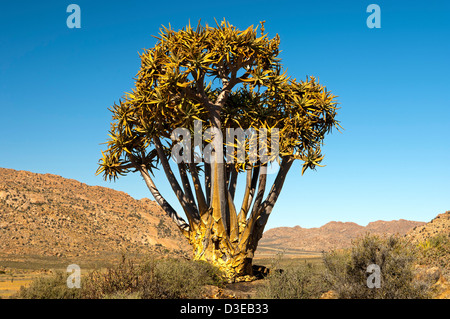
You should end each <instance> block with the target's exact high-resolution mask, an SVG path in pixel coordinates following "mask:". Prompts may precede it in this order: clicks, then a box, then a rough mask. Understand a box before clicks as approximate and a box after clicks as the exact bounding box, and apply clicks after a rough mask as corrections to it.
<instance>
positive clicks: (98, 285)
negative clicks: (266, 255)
mask: <svg viewBox="0 0 450 319" xmlns="http://www.w3.org/2000/svg"><path fill="white" fill-rule="evenodd" d="M67 276H68V274H67V273H64V272H57V273H55V274H54V275H52V276H48V277H42V278H38V279H37V280H35V281H33V282H32V284H31V285H30V286H29V287H27V288H25V287H22V288H21V290H20V291H19V293H18V294H17V295H15V296H14V297H15V298H22V299H75V298H82V299H147V298H148V299H164V298H170V299H180V298H192V299H194V298H201V297H202V293H203V288H204V286H205V285H207V284H212V285H222V284H224V283H225V280H224V279H223V276H222V274H221V272H220V271H219V270H218V269H217V268H216V267H214V266H212V265H210V264H208V263H206V262H196V261H188V260H182V259H175V258H166V259H149V260H147V261H146V262H145V263H143V264H142V265H135V264H134V263H133V262H132V261H131V260H129V259H126V258H125V257H123V258H122V260H121V262H120V263H118V264H117V266H115V267H112V268H108V269H106V270H104V271H100V270H95V271H92V272H90V273H88V274H86V275H85V276H83V277H82V279H81V288H80V289H77V288H73V289H70V288H68V287H67Z"/></svg>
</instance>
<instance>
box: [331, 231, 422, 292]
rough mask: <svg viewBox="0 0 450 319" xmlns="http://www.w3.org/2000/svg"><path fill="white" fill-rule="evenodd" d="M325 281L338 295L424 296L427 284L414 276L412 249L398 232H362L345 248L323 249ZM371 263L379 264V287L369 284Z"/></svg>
mask: <svg viewBox="0 0 450 319" xmlns="http://www.w3.org/2000/svg"><path fill="white" fill-rule="evenodd" d="M324 264H325V268H326V281H327V283H328V284H329V285H330V286H331V289H333V290H334V291H335V292H336V293H337V295H338V297H339V298H351V299H366V298H382V299H397V298H401V299H404V298H427V297H428V293H427V290H428V287H427V285H426V284H425V283H422V282H418V281H416V280H415V278H414V277H415V275H414V249H413V247H411V246H410V245H409V244H408V243H407V242H406V241H405V240H404V239H402V238H400V237H398V236H390V237H383V238H381V237H379V236H376V235H366V236H364V237H361V238H359V239H358V240H356V241H355V242H354V243H353V247H352V248H351V249H349V250H343V251H332V252H329V253H324ZM371 264H375V265H378V266H379V267H380V275H381V286H380V288H369V287H368V284H367V278H368V276H369V275H370V274H371V273H370V272H367V270H368V268H367V267H368V266H369V265H371Z"/></svg>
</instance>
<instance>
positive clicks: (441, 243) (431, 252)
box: [416, 234, 450, 280]
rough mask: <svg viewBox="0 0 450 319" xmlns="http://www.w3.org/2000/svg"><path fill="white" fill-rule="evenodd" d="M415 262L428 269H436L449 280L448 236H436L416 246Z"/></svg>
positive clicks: (449, 243) (449, 254) (449, 255)
mask: <svg viewBox="0 0 450 319" xmlns="http://www.w3.org/2000/svg"><path fill="white" fill-rule="evenodd" d="M416 258H417V262H418V263H419V264H422V265H427V266H429V267H438V268H439V269H440V270H441V271H442V274H443V275H444V277H446V278H447V280H450V236H449V235H446V234H438V235H436V236H434V237H430V238H428V239H426V240H425V241H422V242H419V243H418V244H417V251H416Z"/></svg>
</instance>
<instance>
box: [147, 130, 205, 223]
mask: <svg viewBox="0 0 450 319" xmlns="http://www.w3.org/2000/svg"><path fill="white" fill-rule="evenodd" d="M153 141H154V143H155V149H156V152H157V153H158V157H159V159H160V161H161V164H162V166H163V168H164V173H165V174H166V177H167V179H168V181H169V183H170V186H171V187H172V190H173V192H174V193H175V195H176V196H177V198H178V201H179V202H180V204H181V206H182V207H183V210H184V212H185V214H186V217H187V218H188V220H189V223H190V225H191V227H195V225H197V224H198V222H199V219H198V211H197V210H196V208H195V207H193V206H192V205H191V203H190V202H189V200H188V198H187V197H186V195H185V194H184V193H183V190H182V189H181V187H180V184H179V183H178V181H177V179H176V177H175V175H174V174H173V172H172V169H171V168H170V164H169V161H168V160H167V157H166V155H165V154H164V150H163V146H162V144H161V141H160V140H159V137H153Z"/></svg>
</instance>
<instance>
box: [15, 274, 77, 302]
mask: <svg viewBox="0 0 450 319" xmlns="http://www.w3.org/2000/svg"><path fill="white" fill-rule="evenodd" d="M67 276H68V275H67V273H63V272H62V271H58V272H55V273H54V274H52V275H49V276H45V277H40V278H37V279H36V280H34V281H33V282H32V283H31V284H30V286H29V287H23V286H22V287H20V290H19V292H18V293H17V294H16V295H14V296H12V297H13V298H18V299H78V298H81V291H80V289H70V288H68V287H67Z"/></svg>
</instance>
